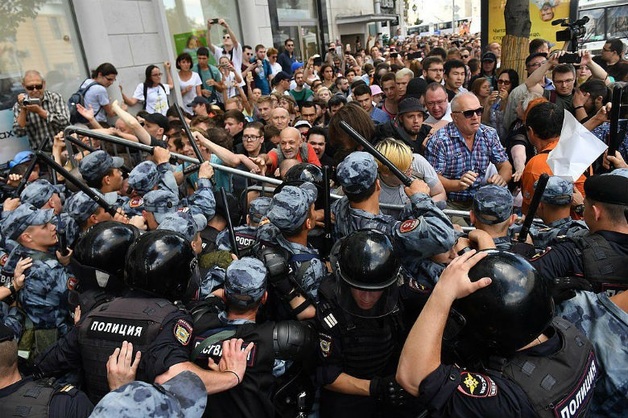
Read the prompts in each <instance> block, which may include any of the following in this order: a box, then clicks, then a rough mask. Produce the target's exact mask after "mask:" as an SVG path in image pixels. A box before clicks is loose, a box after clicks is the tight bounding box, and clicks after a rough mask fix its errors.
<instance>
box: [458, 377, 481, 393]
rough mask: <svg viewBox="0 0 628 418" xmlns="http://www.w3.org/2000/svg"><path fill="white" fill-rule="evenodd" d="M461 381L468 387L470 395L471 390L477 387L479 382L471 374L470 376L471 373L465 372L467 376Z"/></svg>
mask: <svg viewBox="0 0 628 418" xmlns="http://www.w3.org/2000/svg"><path fill="white" fill-rule="evenodd" d="M462 383H464V384H465V386H466V387H468V388H469V391H470V392H471V394H472V395H473V392H475V388H477V387H478V384H479V382H478V381H477V380H475V379H474V378H473V376H471V374H467V377H466V378H465V379H464V381H463V382H462Z"/></svg>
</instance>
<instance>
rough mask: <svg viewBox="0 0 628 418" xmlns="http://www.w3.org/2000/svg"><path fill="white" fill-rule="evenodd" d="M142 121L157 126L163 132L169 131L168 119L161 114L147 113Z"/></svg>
mask: <svg viewBox="0 0 628 418" xmlns="http://www.w3.org/2000/svg"><path fill="white" fill-rule="evenodd" d="M194 100H196V98H194ZM144 120H145V121H146V122H149V123H154V124H155V125H159V127H160V128H163V130H164V132H165V131H167V130H168V129H170V122H168V118H167V117H165V116H164V115H162V114H161V113H149V114H148V115H146V116H144Z"/></svg>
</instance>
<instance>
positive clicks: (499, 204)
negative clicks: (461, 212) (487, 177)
mask: <svg viewBox="0 0 628 418" xmlns="http://www.w3.org/2000/svg"><path fill="white" fill-rule="evenodd" d="M512 205H513V197H512V194H511V193H510V191H508V189H507V188H505V187H500V186H496V185H494V184H487V185H486V186H482V187H480V188H479V189H478V190H477V192H476V193H475V194H474V195H473V214H474V215H475V217H476V218H477V220H478V221H480V222H481V223H483V224H484V225H496V224H499V223H502V222H506V221H507V220H508V218H510V215H512ZM476 228H477V225H476ZM480 229H482V228H481V227H480ZM493 242H494V243H495V247H496V248H497V249H498V250H504V251H510V249H511V248H512V241H511V239H510V237H509V236H508V235H504V236H502V237H494V238H493Z"/></svg>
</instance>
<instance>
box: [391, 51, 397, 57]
mask: <svg viewBox="0 0 628 418" xmlns="http://www.w3.org/2000/svg"><path fill="white" fill-rule="evenodd" d="M398 56H399V53H397V52H391V53H390V58H397V57H398Z"/></svg>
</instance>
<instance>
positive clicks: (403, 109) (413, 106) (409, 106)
mask: <svg viewBox="0 0 628 418" xmlns="http://www.w3.org/2000/svg"><path fill="white" fill-rule="evenodd" d="M409 112H421V113H423V115H425V114H426V113H427V111H426V110H425V108H424V107H423V105H422V104H421V102H420V101H419V99H417V98H415V97H406V98H405V99H403V100H402V101H400V102H399V107H398V111H397V114H398V115H403V114H404V113H409Z"/></svg>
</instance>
